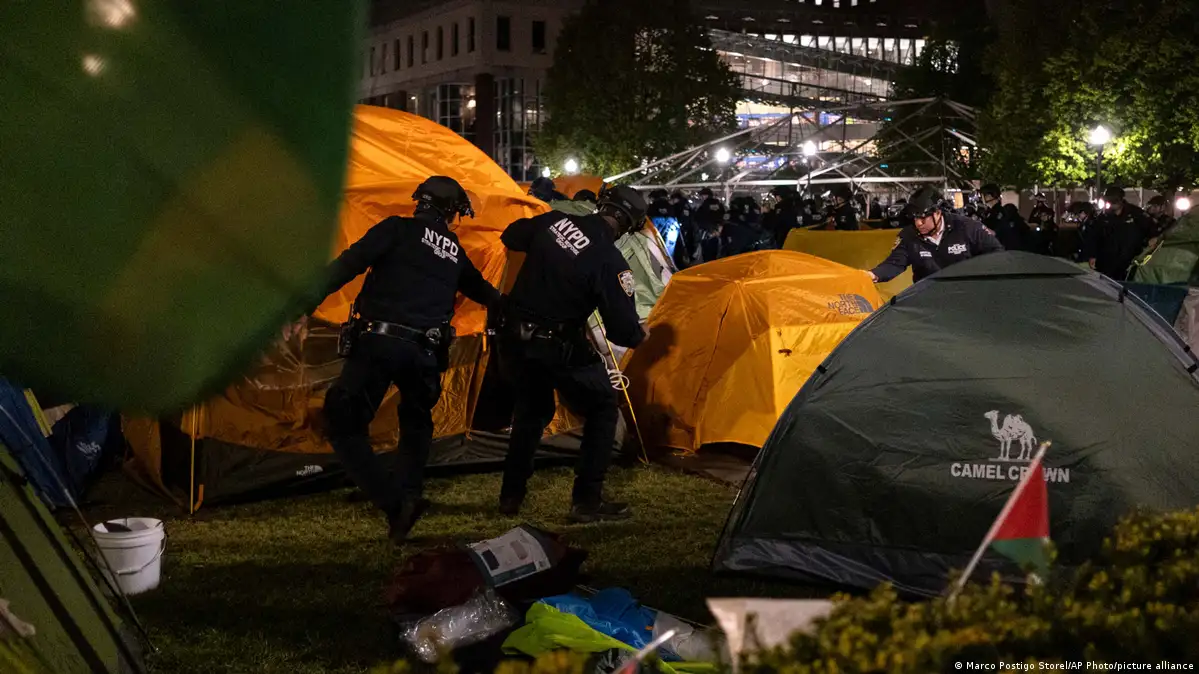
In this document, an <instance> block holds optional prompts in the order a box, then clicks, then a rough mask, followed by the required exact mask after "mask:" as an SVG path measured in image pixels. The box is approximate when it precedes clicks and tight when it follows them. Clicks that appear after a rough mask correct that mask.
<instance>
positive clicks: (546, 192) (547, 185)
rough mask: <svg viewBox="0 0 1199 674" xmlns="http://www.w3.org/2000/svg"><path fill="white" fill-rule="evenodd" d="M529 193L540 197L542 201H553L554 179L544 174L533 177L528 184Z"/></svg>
mask: <svg viewBox="0 0 1199 674" xmlns="http://www.w3.org/2000/svg"><path fill="white" fill-rule="evenodd" d="M529 194H531V195H533V196H535V197H537V198H538V199H541V200H542V201H554V197H555V186H554V181H552V180H550V179H549V178H546V177H545V176H541V177H539V178H537V179H535V180H534V181H533V182H532V184H530V185H529Z"/></svg>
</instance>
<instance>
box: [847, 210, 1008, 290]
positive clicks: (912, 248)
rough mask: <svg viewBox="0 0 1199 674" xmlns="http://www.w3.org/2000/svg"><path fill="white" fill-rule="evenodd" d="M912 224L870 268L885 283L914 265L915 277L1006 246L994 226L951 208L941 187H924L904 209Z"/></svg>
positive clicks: (921, 276) (913, 274)
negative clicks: (944, 197) (985, 225)
mask: <svg viewBox="0 0 1199 674" xmlns="http://www.w3.org/2000/svg"><path fill="white" fill-rule="evenodd" d="M904 213H905V215H907V216H908V217H910V218H911V219H912V224H910V225H908V226H906V227H904V228H903V229H901V230H899V236H898V237H896V239H895V247H894V249H892V251H891V255H889V256H888V257H887V259H886V260H883V262H882V264H880V265H878V266H877V267H875V268H874V269H872V270H870V271H868V272H866V273H867V274H870V277H871V278H872V279H874V281H875V282H876V283H885V282H887V281H890V280H891V279H893V278H895V277H896V276H899V275H900V274H902V273H903V271H904V270H905V269H907V268H908V267H911V268H912V281H913V282H917V281H920V280H921V279H923V278H925V277H926V276H930V275H932V274H935V273H937V272H938V271H941V270H942V269H944V268H945V267H948V266H950V265H953V264H956V263H958V262H961V261H962V260H968V259H970V258H972V257H975V256H977V255H984V254H986V253H994V252H996V251H1001V250H1003V246H1002V245H1001V244H1000V243H999V241H998V240H996V238H995V235H994V234H993V233H992V232H991V230H989V229H987V228H986V227H984V226H983V225H982V223H979V222H978V221H975V220H971V219H970V218H967V217H965V216H962V215H958V214H956V213H950V212H947V210H945V209H944V203H943V200H942V198H941V192H940V190H938V189H936V188H935V187H921V188H920V189H918V190H916V192H915V193H914V194H912V198H911V199H910V200H908V203H907V206H906V207H905V209H904Z"/></svg>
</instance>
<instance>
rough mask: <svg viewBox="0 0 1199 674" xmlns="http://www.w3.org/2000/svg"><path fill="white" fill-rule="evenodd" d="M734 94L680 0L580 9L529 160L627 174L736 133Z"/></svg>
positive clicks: (727, 73)
mask: <svg viewBox="0 0 1199 674" xmlns="http://www.w3.org/2000/svg"><path fill="white" fill-rule="evenodd" d="M738 89H739V83H738V80H737V77H736V76H735V75H734V74H733V73H732V71H731V70H729V68H728V66H727V65H726V64H725V63H724V62H722V61H721V60H720V57H719V56H718V55H717V53H716V51H715V50H714V49H713V48H712V43H711V40H710V39H709V38H708V35H707V33H706V31H705V30H704V28H703V27H702V25H700V23H699V22H697V21H695V20H694V19H693V17H692V16H691V15H690V12H689V10H688V8H687V4H686V2H685V1H684V0H668V1H666V2H656V3H647V2H641V1H638V0H588V2H587V4H586V5H585V6H584V7H583V9H582V10H581V11H580V12H579V13H578V14H576V15H574V16H572V17H571V18H569V19H567V20H566V22H565V23H564V24H563V26H562V31H561V32H560V33H559V36H558V46H557V49H556V51H555V54H554V65H553V67H551V68H550V71H549V74H548V76H547V78H546V95H545V108H546V113H547V117H548V118H547V120H546V121H545V122H544V123H543V125H542V128H541V131H540V132H539V133H538V134H537V135H536V138H535V140H534V145H535V148H536V151H537V155H538V157H539V158H540V159H541V161H542V163H544V164H546V165H548V166H550V167H552V168H553V167H561V166H562V165H563V164H564V162H565V161H566V159H567V158H574V159H576V160H577V161H578V162H579V163H580V165H581V167H582V170H584V171H587V172H589V173H595V174H600V175H611V174H613V173H619V172H622V171H626V170H628V169H630V168H634V167H636V166H639V165H640V164H641V163H642V162H643V161H646V160H650V161H652V160H653V159H656V158H660V157H663V156H667V155H669V154H673V153H675V152H679V151H681V150H684V149H686V148H688V147H691V146H693V145H697V144H700V143H703V142H705V141H708V140H711V139H712V138H713V137H716V136H718V135H720V134H722V133H727V132H729V131H730V130H732V129H733V128H735V127H736V115H735V112H736V105H737V100H738Z"/></svg>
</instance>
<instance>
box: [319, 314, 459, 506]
mask: <svg viewBox="0 0 1199 674" xmlns="http://www.w3.org/2000/svg"><path fill="white" fill-rule="evenodd" d="M392 383H395V385H396V388H398V389H399V392H400V406H399V421H400V444H399V448H398V449H399V459H400V461H399V474H398V476H396V475H393V474H391V473H390V472H389V471H387V470H385V469H384V468H383V466H382V463H381V461H380V460H379V458H378V457H376V456H375V453H374V451H373V450H372V449H371V444H370V430H369V428H370V423H371V420H372V419H374V418H375V413H376V412H377V411H378V410H379V404H380V403H382V402H383V396H384V395H386V394H387V389H388V388H389V387H390V386H391V384H392ZM439 397H441V376H440V373H439V372H438V369H437V358H436V357H435V356H434V354H433V353H432V352H431V351H429V350H428V349H426V348H425V347H424V346H422V345H419V344H416V343H415V342H411V341H408V340H405V339H400V338H397V337H388V336H385V335H376V334H371V333H366V334H363V335H361V337H360V338H359V341H358V344H357V345H356V346H355V347H354V351H353V352H351V354H350V356H349V358H347V359H346V363H345V367H344V368H343V369H342V371H341V376H340V377H338V379H337V382H336V383H334V384H333V386H332V388H330V389H329V393H328V394H326V396H325V419H326V421H327V423H328V427H329V442H330V443H331V444H332V445H333V450H334V451H335V452H337V456H338V458H339V459H340V460H341V462H342V464H343V465H344V466H345V468H346V472H347V473H349V475H350V477H351V478H352V479H353V480H354V483H355V484H357V485H358V488H359V489H361V490H362V491H363V492H365V493H366V495H367V496H368V497H369V498H370V499H371V501H373V502H374V504H375V505H376V506H378V507H379V509H380V510H382V511H383V512H385V513H387V514H388V515H391V514H393V513H395V512H396V511H397V510H398V509H399V507H400V505H401V504H402V503H403V502H404V501H405V500H413V499H417V498H420V497H421V495H422V492H423V489H424V475H425V464H426V463H428V461H429V451H430V449H431V447H432V445H433V407H434V405H436V404H437V399H438V398H439Z"/></svg>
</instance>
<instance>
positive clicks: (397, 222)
mask: <svg viewBox="0 0 1199 674" xmlns="http://www.w3.org/2000/svg"><path fill="white" fill-rule="evenodd" d="M412 198H413V199H414V200H416V212H415V214H414V215H413V217H411V218H401V217H390V218H387V219H386V220H383V221H382V222H380V223H379V224H377V225H375V226H374V227H372V228H371V229H370V231H368V232H367V233H366V235H365V236H363V237H362V238H361V239H359V240H358V241H357V242H356V243H354V245H352V246H350V247H349V248H348V249H346V251H345V252H343V253H342V254H341V255H340V256H339V257H338V258H337V260H335V261H334V262H333V263H332V264H331V265H330V267H329V273H330V280H329V284H328V286H327V287H326V288H325V291H326V292H325V295H329V294H331V293H333V292H336V291H337V290H339V289H341V287H342V286H344V285H345V284H346V283H349V282H350V281H351V280H352V279H354V278H355V277H357V276H358V275H360V274H362V273H363V272H366V271H367V270H368V269H369V270H370V271H369V273H367V276H366V280H365V282H364V283H363V285H362V292H361V293H359V295H358V298H357V300H355V302H354V306H353V308H352V309H351V310H350V319H349V321H348V322H347V323H346V324H345V325H343V326H342V339H341V341H340V343H339V345H338V352H339V354H340V355H342V356H345V357H346V362H345V366H344V368H343V369H342V371H341V376H340V377H338V379H337V381H336V382H335V383H334V384H333V386H332V388H330V389H329V392H328V394H326V396H325V418H326V421H327V423H328V428H329V441H330V443H331V444H332V445H333V449H334V451H335V452H336V453H337V455H338V457H339V458H340V459H341V461H342V463H343V464H344V465H345V468H346V471H347V472H348V473H349V475H350V477H351V478H353V480H354V482H355V483H356V484H357V485H358V487H359V488H360V489H362V491H363V492H365V493H366V495H367V496H368V497H369V498H370V499H371V501H373V502H374V504H375V505H376V506H377V507H378V508H379V509H380V510H382V511H383V512H384V513H385V514H386V516H387V520H388V525H389V527H390V532H389V535H390V537H391V539H392V540H393V541H395V542H397V543H398V542H401V541H403V540H404V539H405V538H406V537H407V535H408V532H409V531H410V530H411V529H412V527H413V525H414V524H416V521H417V520H418V519H419V518H420V516H421V514H422V513H423V512H424V510H425V509H426V508H427V507H428V505H429V502H428V501H427V500H426V499H424V498H423V487H424V468H425V464H426V463H427V462H428V460H429V451H430V448H431V447H432V443H433V416H432V410H433V407H434V406H435V405H436V404H437V400H438V398H440V397H441V373H442V372H444V371H445V370H446V369H447V367H448V364H449V348H450V342H451V341H452V340H453V330H452V329H451V328H450V319H451V318H452V317H453V313H454V298H455V295H456V294H457V292H458V291H459V290H461V291H462V293H463V294H464V295H466V296H467V297H468V298H470V299H471V300H473V301H475V302H478V303H479V304H482V305H483V306H485V307H488V309H489V310H490V309H492V308H494V307H496V306H497V304H498V302H499V300H500V294H499V291H497V290H496V289H495V288H494V287H492V286H491V284H490V283H488V282H487V281H486V280H485V279H484V278H483V275H482V274H480V273H479V271H478V270H477V269H476V268H475V266H474V264H472V263H471V261H470V258H468V257H467V256H466V251H464V250H462V247H461V245H460V244H459V242H458V237H457V236H456V235H455V234H454V233H453V232H452V231H450V228H449V226H450V224H451V223H452V222H453V221H454V219H455V218H457V217H461V216H470V217H474V210H473V209H472V207H471V203H470V198H469V197H468V196H467V194H466V191H465V190H463V189H462V186H461V185H459V184H458V183H457V182H456V181H455V180H453V179H452V178H447V177H445V176H433V177H431V178H429V179H428V180H426V181H425V182H423V183H421V185H420V186H419V187H417V189H416V191H415V192H414V193H413V194H412ZM393 383H394V384H395V385H396V388H398V389H399V392H400V406H399V422H400V446H399V459H400V472H399V475H398V476H392V475H389V473H388V471H386V470H385V469H384V468H383V466H382V465H381V464H380V461H379V459H378V458H377V457H376V456H375V454H374V452H373V451H372V450H371V444H370V435H369V431H368V427H369V426H370V423H371V420H372V419H373V418H374V416H375V412H376V411H377V410H378V409H379V404H380V403H381V402H382V401H383V396H384V395H385V394H386V393H387V389H388V388H389V387H390V386H391V385H392V384H393Z"/></svg>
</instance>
